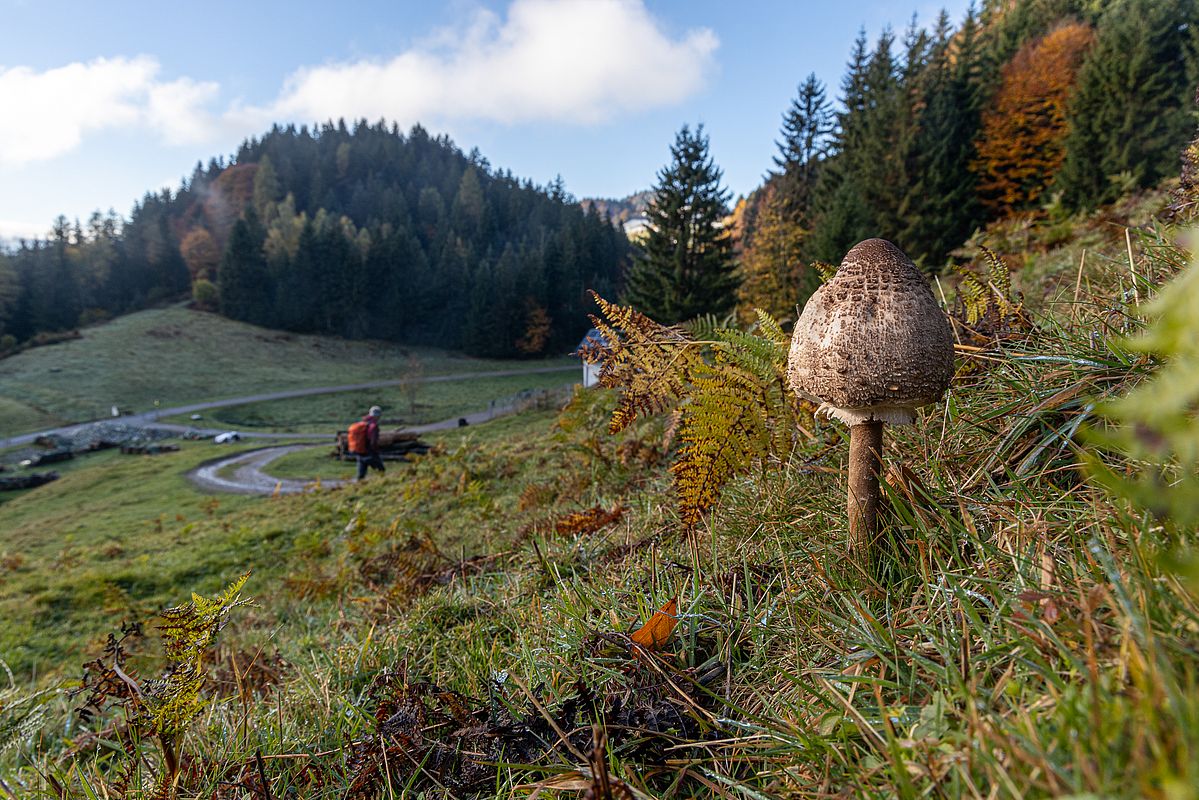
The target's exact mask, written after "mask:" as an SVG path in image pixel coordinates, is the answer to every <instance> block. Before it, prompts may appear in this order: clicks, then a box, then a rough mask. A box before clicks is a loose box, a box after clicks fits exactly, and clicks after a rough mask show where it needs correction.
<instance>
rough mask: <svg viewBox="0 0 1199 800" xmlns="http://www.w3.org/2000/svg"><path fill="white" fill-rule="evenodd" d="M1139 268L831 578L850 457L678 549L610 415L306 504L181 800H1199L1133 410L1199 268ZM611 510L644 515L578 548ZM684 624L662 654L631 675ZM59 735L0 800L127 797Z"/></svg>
mask: <svg viewBox="0 0 1199 800" xmlns="http://www.w3.org/2000/svg"><path fill="white" fill-rule="evenodd" d="M1132 250H1133V256H1132V261H1131V262H1130V261H1129V260H1128V259H1127V258H1126V259H1125V260H1124V261H1123V262H1122V263H1121V262H1120V261H1117V260H1115V259H1114V257H1113V259H1112V260H1111V261H1107V262H1104V261H1103V260H1102V259H1098V258H1096V259H1094V260H1093V266H1092V268H1091V270H1090V271H1089V273H1088V276H1087V277H1088V281H1089V285H1090V289H1086V288H1085V284H1083V288H1081V289H1080V294H1079V303H1078V305H1077V307H1071V306H1070V305H1066V304H1054V305H1052V306H1051V308H1052V313H1044V314H1042V315H1040V316H1036V315H1034V317H1033V319H1032V321H1033V323H1034V325H1033V326H1031V327H1028V328H1026V329H1024V330H1022V331H1017V332H1013V333H1011V334H1010V335H1007V336H1006V337H1005V338H1002V339H998V340H995V341H993V342H991V343H990V344H989V345H987V346H986V347H985V348H983V349H981V350H963V353H962V354H961V355H962V357H961V359H960V361H959V366H960V371H959V375H958V377H957V378H956V379H955V382H954V386H953V389H952V391H951V394H950V396H949V398H948V399H947V400H946V402H945V403H944V404H942V405H940V406H937V407H936V408H935V409H933V410H930V411H928V413H926V414H925V415H924V416H923V417H922V418H921V420H920V421H919V424H918V425H917V426H916V427H915V428H913V429H898V430H897V431H896V433H895V435H894V436H892V437H890V444H889V445H888V449H887V453H886V454H885V457H886V462H887V464H888V466H889V474H888V476H887V481H886V485H885V493H886V503H885V511H884V513H885V519H886V522H885V525H884V528H885V531H886V541H885V542H884V543H883V546H882V547H881V548H880V549H881V551H882V552H883V554H884V555H883V556H882V557H881V558H880V559H879V561H878V563H876V564H874V565H872V566H871V567H870V568H869V569H859V568H858V567H857V566H856V565H855V564H853V563H851V562H848V561H847V560H846V559H845V557H844V537H845V532H844V529H845V520H844V493H843V491H844V490H843V486H844V477H843V473H844V469H845V464H844V460H845V452H844V450H845V448H844V445H843V444H838V441H839V434H838V432H837V430H836V429H835V428H832V427H829V426H825V427H822V428H814V429H813V430H814V435H813V437H812V438H810V439H809V438H806V437H805V438H803V439H802V440H801V441H800V442H799V443H798V444H797V449H796V451H795V453H794V454H792V456H791V457H790V458H789V459H786V460H785V461H780V462H779V463H777V464H773V465H772V467H771V469H768V470H766V471H764V472H763V473H761V474H757V475H754V476H751V477H747V478H742V479H739V480H737V481H734V482H733V483H732V484H731V485H730V486H729V488H728V489H727V490H726V493H725V497H724V499H723V501H722V504H721V506H720V507H719V508H718V509H717V510H716V511H715V512H714V513H713V514H712V515H710V517H709V518H708V519H707V520H706V525H705V526H704V528H703V529H702V530H701V531H700V533H699V535H698V536H697V537H696V538H695V539H693V540H690V541H689V540H685V539H682V538H680V537H679V536H678V534H677V531H678V530H679V524H678V518H677V512H676V511H675V508H674V501H673V497H672V496H671V493H670V489H669V475H668V474H667V473H666V471H665V469H664V465H663V460H664V458H665V457H666V456H667V455H668V450H667V448H668V446H669V445H668V443H669V441H670V437H669V435H668V434H669V430H668V428H669V422H668V421H667V420H651V421H648V422H645V423H642V424H639V426H638V427H637V428H636V429H633V430H630V431H627V432H626V433H625V434H623V435H622V437H620V438H615V439H613V438H610V437H607V436H606V435H605V434H603V433H602V432H601V431H600V426H602V423H603V420H604V417H605V414H606V410H608V409H610V407H611V405H610V404H611V402H612V398H611V397H609V396H606V395H604V394H602V393H589V394H585V395H580V396H579V397H578V398H577V399H576V401H575V402H574V404H573V405H572V406H571V407H570V408H569V409H568V411H567V412H565V413H564V414H563V415H562V417H561V418H560V419H559V421H558V423H557V425H556V427H555V428H554V429H549V427H548V426H546V425H545V424H544V422H541V423H537V424H530V425H528V426H527V427H524V428H520V427H517V426H518V422H517V421H513V420H510V421H508V422H507V423H506V424H507V425H509V426H510V427H509V428H508V429H507V431H506V432H505V434H504V435H502V436H497V437H493V438H487V437H485V436H484V435H483V434H482V433H481V432H473V431H472V432H469V433H468V434H467V435H468V436H470V437H474V438H472V439H468V440H464V441H463V443H462V445H461V446H455V447H450V448H448V449H447V453H446V454H444V455H442V456H439V457H433V458H428V459H425V460H423V461H421V462H420V463H419V464H417V465H415V467H414V468H413V469H412V470H410V471H407V472H406V473H405V474H404V475H403V476H400V475H392V473H390V472H389V473H388V476H387V478H386V479H385V480H379V481H374V482H372V483H370V484H368V485H365V486H363V487H357V488H355V489H354V490H353V491H337V492H329V493H323V494H321V495H318V496H314V497H309V498H297V499H294V500H289V501H288V502H289V503H295V504H297V505H296V508H299V507H300V504H303V508H304V509H305V512H304V517H303V520H304V521H303V523H302V525H303V527H304V530H303V532H302V533H300V534H297V535H293V534H291V533H289V534H288V541H290V542H292V546H291V549H290V550H289V551H287V552H286V553H281V554H280V556H279V560H280V563H281V564H285V565H286V569H285V572H286V576H285V578H283V579H282V580H281V582H279V583H272V584H271V587H272V589H271V590H270V591H266V592H264V591H262V590H261V589H259V588H256V587H255V586H254V584H253V581H252V582H251V584H250V586H248V587H247V592H248V593H249V594H252V595H256V596H258V597H259V598H260V606H261V607H260V608H258V609H254V610H252V611H251V612H250V613H248V614H246V615H245V617H244V619H242V620H241V621H240V622H238V621H236V620H235V621H234V622H233V623H232V625H231V626H230V629H229V630H227V631H226V639H225V644H224V649H223V650H222V651H221V652H220V655H219V656H218V657H217V658H216V659H215V661H214V663H213V664H212V673H213V682H212V684H211V688H210V692H209V697H210V702H209V704H208V705H207V707H206V710H205V712H204V714H203V716H202V717H201V718H200V719H199V720H198V722H197V723H196V724H195V725H194V727H193V728H192V730H191V732H190V734H189V735H188V736H187V737H186V738H185V739H184V741H183V742H182V745H181V751H182V752H183V753H184V754H185V756H184V758H183V761H184V764H185V765H186V766H185V768H184V769H183V771H182V772H181V776H182V777H181V782H180V785H179V787H178V789H179V794H180V796H196V797H245V796H249V797H275V798H281V797H289V796H297V797H329V798H333V797H338V798H341V797H401V796H405V794H407V795H408V796H424V797H449V796H463V795H467V794H470V795H477V796H484V797H492V796H494V797H509V796H512V795H514V794H515V795H516V796H524V795H526V794H533V793H536V792H541V793H542V796H546V795H547V794H548V793H550V792H553V791H564V792H575V791H578V790H581V789H584V788H587V787H590V786H592V784H593V782H594V780H595V777H596V775H597V772H598V771H599V770H601V769H603V770H607V772H608V773H609V777H610V778H611V780H612V781H619V782H620V783H622V784H624V785H625V786H627V787H628V790H629V791H630V792H631V793H632V795H633V796H635V797H738V798H742V797H752V798H776V797H831V796H838V797H851V796H869V797H896V796H898V797H905V798H906V797H912V798H915V797H930V796H931V797H978V798H993V797H1011V798H1016V797H1028V796H1033V797H1035V796H1078V797H1085V796H1096V797H1109V796H1115V797H1155V798H1186V797H1195V796H1196V791H1197V790H1196V788H1195V787H1196V786H1199V686H1197V685H1196V683H1197V680H1199V675H1197V667H1199V658H1197V656H1199V653H1197V652H1196V650H1197V648H1199V637H1197V636H1196V632H1197V631H1199V594H1197V585H1199V584H1197V583H1196V581H1195V579H1194V576H1195V574H1196V572H1199V570H1196V568H1195V566H1194V564H1195V561H1194V556H1193V550H1192V545H1193V538H1194V530H1193V526H1190V525H1189V523H1187V524H1180V523H1181V522H1186V521H1185V520H1182V519H1180V518H1179V517H1178V516H1177V514H1176V513H1175V512H1174V511H1173V510H1172V509H1175V508H1185V507H1187V504H1188V503H1191V504H1193V505H1192V507H1199V497H1193V496H1192V495H1193V490H1192V488H1191V487H1192V485H1193V484H1192V482H1191V481H1192V479H1193V478H1194V475H1195V468H1196V465H1195V461H1194V450H1193V448H1192V449H1188V448H1189V447H1190V442H1191V441H1192V439H1191V438H1189V437H1191V436H1193V430H1194V419H1193V405H1186V404H1184V405H1183V407H1182V408H1181V409H1176V411H1177V414H1176V416H1175V417H1173V418H1171V419H1173V420H1174V421H1175V422H1177V423H1178V424H1177V426H1176V427H1171V425H1168V424H1164V423H1162V422H1161V420H1160V419H1158V420H1150V422H1152V423H1153V424H1152V425H1148V426H1147V427H1146V425H1145V423H1146V420H1145V419H1144V418H1143V417H1140V416H1138V415H1140V414H1143V413H1144V411H1143V409H1144V407H1145V406H1146V401H1144V400H1141V401H1139V402H1140V403H1141V405H1140V406H1138V405H1136V404H1133V405H1127V404H1123V403H1125V402H1126V401H1123V400H1120V398H1126V397H1129V396H1130V395H1131V396H1136V397H1140V398H1146V397H1148V398H1153V397H1154V396H1155V395H1154V393H1155V392H1157V393H1158V396H1159V397H1160V398H1161V401H1162V402H1161V403H1158V404H1157V405H1163V404H1164V402H1165V401H1166V400H1168V399H1169V398H1170V396H1171V395H1170V394H1169V393H1168V391H1172V389H1169V387H1170V386H1172V384H1170V383H1169V382H1168V381H1169V380H1173V378H1172V377H1171V372H1170V371H1169V370H1168V369H1167V368H1166V367H1163V364H1164V365H1167V367H1168V366H1169V365H1172V364H1178V363H1180V362H1184V361H1186V360H1187V359H1190V358H1191V355H1190V354H1189V351H1186V352H1184V351H1181V350H1180V351H1173V352H1171V351H1166V350H1164V349H1163V348H1162V347H1161V342H1162V341H1165V340H1167V339H1168V340H1170V341H1184V342H1185V341H1195V340H1197V339H1196V337H1195V335H1194V333H1195V328H1194V326H1195V321H1194V320H1196V319H1199V316H1190V317H1189V318H1187V317H1186V315H1182V314H1173V315H1172V314H1171V313H1170V312H1168V311H1163V310H1162V306H1160V305H1159V306H1153V305H1149V303H1150V301H1151V300H1152V298H1153V297H1154V296H1155V295H1156V294H1157V293H1158V291H1159V290H1160V288H1161V287H1162V286H1164V285H1166V284H1167V283H1168V282H1169V281H1170V280H1171V279H1173V278H1174V277H1175V276H1176V275H1177V274H1178V272H1179V270H1180V269H1182V267H1183V259H1182V257H1181V256H1180V254H1179V251H1177V250H1176V249H1174V248H1173V246H1172V245H1171V244H1170V242H1169V241H1168V238H1167V234H1166V232H1153V231H1150V232H1149V233H1148V234H1146V238H1145V239H1143V240H1140V241H1137V240H1133V248H1132ZM1192 269H1193V268H1192ZM1184 274H1185V275H1188V276H1190V275H1193V272H1186V273H1184ZM1185 280H1192V278H1185ZM1179 285H1181V286H1184V287H1187V286H1189V284H1179ZM1171 291H1172V292H1174V297H1175V298H1178V297H1182V298H1185V299H1186V301H1187V302H1192V301H1193V298H1194V294H1193V291H1192V289H1190V288H1184V289H1181V290H1171ZM1068 292H1069V293H1070V294H1071V295H1072V293H1073V284H1071V285H1070V287H1069V289H1068ZM1138 301H1139V305H1138ZM1178 302H1182V301H1178ZM1146 309H1149V310H1148V311H1147V310H1146ZM1177 320H1182V321H1177ZM1163 321H1166V322H1163ZM1163 324H1164V325H1175V326H1182V327H1181V328H1178V329H1177V330H1175V331H1174V332H1173V334H1171V336H1169V337H1165V339H1163V328H1162V325H1163ZM1145 330H1149V331H1151V332H1152V336H1153V337H1154V338H1150V339H1147V340H1146V341H1147V342H1150V343H1152V346H1148V345H1146V346H1140V345H1135V344H1132V343H1131V342H1132V341H1134V339H1131V338H1130V337H1136V336H1137V335H1138V334H1140V333H1141V332H1143V331H1145ZM1184 330H1185V331H1186V335H1185V336H1184V335H1183V334H1182V332H1183V331H1184ZM1188 337H1189V338H1188ZM1187 363H1191V364H1192V366H1193V362H1187ZM1188 374H1190V373H1188ZM1163 381H1166V382H1165V383H1163ZM1163 387H1166V388H1163ZM1122 404H1123V405H1122ZM1147 404H1148V405H1149V406H1153V405H1154V404H1153V403H1152V402H1149V403H1147ZM1179 420H1181V422H1179ZM1088 431H1089V433H1087V432H1088ZM1151 434H1152V435H1151ZM1138 436H1139V437H1140V438H1139V439H1138ZM1130 437H1131V438H1130ZM1138 441H1140V442H1141V444H1142V445H1144V446H1143V447H1141V448H1140V449H1138V448H1137V447H1135V446H1134V444H1135V443H1136V442H1138ZM1100 468H1102V469H1104V470H1106V472H1103V473H1102V474H1101V473H1100V471H1099V470H1100ZM1097 476H1099V477H1102V480H1097V479H1096V478H1097ZM1179 493H1181V494H1179ZM1167 501H1168V502H1167ZM596 505H599V506H601V507H602V508H604V509H612V508H615V507H621V508H622V509H623V510H622V511H621V513H619V514H616V513H613V514H612V515H611V516H613V517H614V518H615V521H612V522H610V523H609V524H607V525H606V526H605V527H602V528H600V529H598V530H594V531H590V532H586V533H579V534H576V535H564V534H561V533H558V532H557V531H558V527H557V526H556V525H555V522H556V521H557V520H559V519H561V518H562V517H563V516H564V515H565V514H567V513H570V512H577V511H580V510H583V509H586V508H591V507H594V506H596ZM240 513H246V514H248V513H249V512H248V511H247V512H240ZM288 519H294V518H291V517H289V518H288ZM225 521H226V522H228V523H229V524H232V525H237V524H238V523H237V518H236V515H231V516H230V517H228V518H226V520H225ZM296 524H301V523H299V522H297V523H296ZM276 566H279V565H276ZM227 577H232V576H227ZM676 597H677V598H678V608H679V613H678V620H679V623H678V626H677V628H676V629H675V632H674V636H673V638H672V640H671V641H670V643H669V644H668V645H667V647H666V648H664V649H663V650H662V651H660V652H645V651H639V650H637V649H635V648H632V647H631V646H630V641H629V639H628V634H629V633H630V632H631V631H633V630H635V629H636V627H637V626H639V625H640V624H641V623H643V622H644V621H645V620H646V619H648V618H649V616H650V615H651V614H652V613H653V612H654V610H655V609H657V608H659V607H661V606H662V605H663V603H664V602H666V601H667V600H669V599H671V598H676ZM50 717H51V719H52V724H49V725H47V726H45V727H44V728H43V731H42V733H41V734H40V737H39V738H38V739H37V740H36V741H35V742H33V743H32V746H28V745H27V746H24V747H22V748H20V749H19V751H17V752H15V753H13V752H10V753H9V754H8V755H6V756H4V758H5V759H6V760H5V761H4V762H0V763H4V764H5V765H6V767H5V772H6V774H5V778H4V780H5V783H4V784H3V785H0V791H3V787H4V786H7V787H8V791H9V793H10V794H13V795H14V796H21V797H39V796H40V797H58V796H70V797H90V796H96V797H103V796H106V792H107V793H108V796H111V795H112V787H113V785H114V776H115V775H116V774H117V771H118V770H119V769H120V768H121V767H120V766H119V764H120V763H124V761H125V760H126V759H127V755H126V751H125V750H124V749H122V748H121V747H118V746H115V745H114V744H113V743H114V742H116V741H119V740H122V739H121V737H122V736H123V735H125V734H124V732H123V731H122V730H121V729H120V724H119V721H118V720H98V721H96V722H95V723H93V724H90V725H81V723H80V722H79V721H78V720H77V719H76V718H75V717H72V716H71V715H70V713H69V711H68V709H67V708H66V707H65V705H63V706H62V707H60V708H58V709H57V710H56V711H54V712H51V714H50ZM596 722H599V723H601V724H602V725H603V726H604V727H605V729H606V734H605V737H602V738H604V739H606V742H607V745H606V750H605V752H604V753H601V754H600V756H599V757H596V756H595V755H594V754H592V753H591V748H592V746H593V743H594V742H595V741H596V740H597V737H596V736H595V734H594V732H593V730H592V725H593V723H596ZM125 741H127V740H125ZM136 752H137V758H138V761H137V763H138V764H139V765H140V766H139V767H138V773H137V774H138V775H139V776H140V777H138V780H139V781H142V783H141V784H140V785H142V786H145V787H149V786H151V785H152V780H153V775H154V774H156V770H157V768H158V765H157V760H156V759H157V756H156V755H155V751H154V750H153V748H152V747H150V746H148V745H147V744H143V743H139V744H138V745H137V748H136ZM139 791H142V790H141V789H134V790H132V793H131V794H130V795H129V796H141V795H139V794H138V792H139ZM565 796H570V795H569V794H566V795H565Z"/></svg>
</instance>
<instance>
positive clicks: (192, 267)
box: [179, 228, 221, 281]
mask: <svg viewBox="0 0 1199 800" xmlns="http://www.w3.org/2000/svg"><path fill="white" fill-rule="evenodd" d="M179 253H180V255H182V256H183V262H184V263H185V264H187V271H188V273H190V274H191V279H192V280H193V281H195V280H197V279H199V278H208V279H210V280H211V279H212V278H214V277H215V276H216V270H217V266H218V265H219V264H220V263H221V251H220V250H218V249H217V246H216V240H214V239H213V238H212V234H210V233H209V232H208V231H206V230H204V229H203V228H195V229H193V230H191V231H189V232H188V234H187V235H186V236H184V237H183V241H182V242H180V243H179Z"/></svg>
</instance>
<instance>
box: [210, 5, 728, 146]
mask: <svg viewBox="0 0 1199 800" xmlns="http://www.w3.org/2000/svg"><path fill="white" fill-rule="evenodd" d="M717 46H718V41H717V38H716V35H715V34H714V33H713V32H712V31H710V30H708V29H696V30H692V31H688V32H687V33H686V34H685V35H683V36H682V37H681V38H678V39H672V38H671V37H670V36H668V35H667V34H666V33H665V32H663V30H662V29H661V27H660V26H659V25H658V23H657V21H656V20H654V18H653V17H652V16H651V15H650V14H649V12H648V11H647V10H646V8H645V6H644V4H643V2H641V0H514V2H513V3H512V4H511V6H509V8H508V11H507V16H506V18H503V19H501V18H500V17H499V16H497V15H495V14H493V13H491V12H489V11H485V10H483V11H478V12H476V13H475V14H474V15H473V17H471V18H470V19H468V20H466V21H465V22H464V24H463V25H462V26H461V27H460V28H459V29H449V30H443V31H439V32H438V33H437V34H435V35H434V36H432V37H430V38H429V39H428V40H426V41H425V42H424V43H422V44H420V45H418V46H416V47H413V48H412V49H410V50H407V51H405V52H403V53H400V54H398V55H395V56H393V57H391V58H388V59H382V60H360V61H354V62H348V63H334V64H326V65H323V66H316V67H308V68H304V69H301V70H298V71H297V72H295V73H293V74H292V75H291V76H290V77H289V78H288V79H287V81H286V82H285V84H284V86H283V90H282V92H281V93H280V95H279V97H278V98H277V99H276V100H275V101H274V102H273V103H271V104H269V105H266V106H259V107H253V106H243V107H239V108H235V109H233V110H232V111H231V112H230V114H229V117H230V118H239V119H241V120H243V121H245V122H254V123H257V126H258V127H262V126H263V125H265V124H269V123H270V122H275V121H280V120H293V121H308V120H325V119H330V118H333V119H336V118H338V117H344V118H346V119H357V118H366V119H368V120H377V119H379V118H386V119H388V120H392V121H395V122H398V123H400V124H401V125H402V126H407V125H410V124H412V123H414V122H418V121H419V122H423V123H425V124H434V125H436V124H439V123H445V122H451V121H455V120H484V121H492V122H500V123H522V122H544V121H552V122H568V123H578V124H591V123H596V122H602V121H604V120H607V119H610V118H612V117H615V116H618V115H620V114H622V113H627V112H633V111H640V110H643V109H648V108H653V107H658V106H662V105H670V104H673V103H677V102H680V101H681V100H683V99H685V98H686V97H688V96H690V95H692V94H694V93H695V92H696V91H698V90H700V89H701V88H702V87H703V84H704V82H705V79H706V78H707V76H708V74H709V73H710V72H711V71H712V69H713V68H714V53H715V50H716V48H717Z"/></svg>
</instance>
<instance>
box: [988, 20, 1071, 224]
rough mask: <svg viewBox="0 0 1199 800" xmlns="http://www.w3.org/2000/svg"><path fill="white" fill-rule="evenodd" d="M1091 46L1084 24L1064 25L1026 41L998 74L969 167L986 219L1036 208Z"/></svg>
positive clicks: (1060, 156)
mask: <svg viewBox="0 0 1199 800" xmlns="http://www.w3.org/2000/svg"><path fill="white" fill-rule="evenodd" d="M1093 41H1094V33H1093V31H1092V30H1091V27H1090V26H1089V25H1085V24H1083V23H1081V22H1071V23H1067V24H1064V25H1061V26H1059V27H1057V28H1055V29H1054V30H1052V31H1050V32H1049V33H1048V34H1046V35H1045V36H1043V37H1041V38H1039V39H1035V40H1033V41H1031V42H1028V43H1027V44H1026V45H1024V46H1023V47H1021V48H1020V50H1018V51H1017V52H1016V55H1015V56H1013V57H1012V60H1011V61H1009V62H1008V63H1007V64H1006V65H1004V67H1003V69H1002V70H1001V76H1000V85H999V89H998V90H997V91H996V93H995V97H994V98H993V100H992V101H991V104H990V107H989V108H987V110H986V111H984V112H983V115H982V132H981V134H980V136H979V140H978V157H977V159H976V160H975V162H974V169H975V172H976V174H977V175H978V190H979V196H980V198H981V199H982V202H983V204H984V205H985V206H986V208H987V210H988V211H990V212H991V213H993V214H995V215H997V216H1005V215H1007V214H1010V213H1011V212H1012V211H1016V210H1019V209H1022V208H1027V207H1029V206H1032V205H1035V204H1036V203H1037V201H1038V200H1039V199H1040V197H1041V195H1042V194H1043V193H1044V191H1045V189H1046V187H1047V186H1048V185H1049V183H1050V181H1052V180H1053V176H1054V175H1056V174H1057V171H1058V170H1059V169H1060V168H1061V166H1062V163H1063V161H1064V160H1065V158H1066V150H1065V139H1066V134H1067V131H1068V128H1067V124H1066V112H1067V104H1068V102H1069V99H1070V93H1071V90H1072V88H1073V85H1074V77H1075V74H1076V73H1077V71H1078V68H1079V65H1080V64H1081V63H1082V60H1083V57H1084V56H1085V54H1086V52H1087V49H1088V48H1089V47H1090V46H1091V44H1092V42H1093Z"/></svg>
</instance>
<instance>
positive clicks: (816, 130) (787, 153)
mask: <svg viewBox="0 0 1199 800" xmlns="http://www.w3.org/2000/svg"><path fill="white" fill-rule="evenodd" d="M834 129H835V126H834V124H833V112H832V108H830V106H829V102H828V99H827V97H826V96H825V92H824V84H822V83H821V82H820V81H819V80H817V79H816V73H811V74H809V75H808V77H807V78H805V79H804V82H803V83H801V84H800V85H799V94H798V95H797V96H796V97H795V99H794V100H792V101H791V106H790V108H788V109H787V112H786V113H785V114H784V115H783V127H782V131H781V133H782V141H780V142H775V144H776V146H777V147H778V149H779V154H778V155H777V156H775V157H774V163H775V165H776V166H777V167H778V168H779V169H780V170H782V174H781V178H782V180H781V183H780V186H779V189H778V192H779V200H778V202H779V203H780V206H779V208H780V210H783V211H784V213H786V214H787V216H789V217H790V218H791V219H792V220H793V221H795V222H797V223H801V224H802V223H804V222H806V221H807V219H808V216H809V211H810V206H811V199H812V198H811V195H812V189H813V187H814V186H815V183H816V171H817V170H818V169H819V168H820V162H821V161H822V160H823V159H824V157H825V156H826V155H827V154H828V146H829V136H830V135H831V134H832V133H833V130H834Z"/></svg>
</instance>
